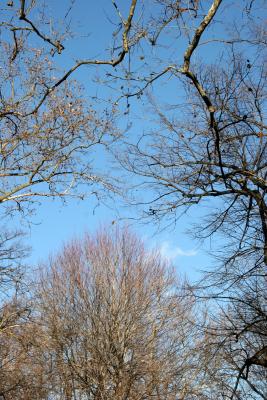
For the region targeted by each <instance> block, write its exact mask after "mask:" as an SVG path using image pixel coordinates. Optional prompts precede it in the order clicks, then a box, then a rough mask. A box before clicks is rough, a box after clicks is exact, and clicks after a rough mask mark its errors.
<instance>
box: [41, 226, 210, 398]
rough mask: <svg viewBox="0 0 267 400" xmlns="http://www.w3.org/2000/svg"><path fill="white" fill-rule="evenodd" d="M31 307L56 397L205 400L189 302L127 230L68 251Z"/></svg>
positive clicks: (45, 276) (49, 270)
mask: <svg viewBox="0 0 267 400" xmlns="http://www.w3.org/2000/svg"><path fill="white" fill-rule="evenodd" d="M36 302H37V303H36V304H37V311H38V315H39V321H40V322H39V324H40V325H41V326H42V327H43V332H44V334H45V335H46V340H45V343H46V346H45V352H46V353H49V354H50V356H51V363H52V370H53V376H54V378H53V382H54V385H55V386H54V390H55V391H56V393H62V394H61V396H62V397H60V398H64V399H74V398H77V399H80V398H88V399H111V398H112V399H140V400H141V399H152V398H156V399H174V398H179V399H180V398H181V399H189V398H190V399H193V398H203V399H204V398H205V397H201V390H200V384H199V380H198V374H197V371H198V364H197V361H196V358H194V352H195V350H194V344H193V343H194V340H195V338H194V334H193V332H194V328H193V325H192V321H191V320H192V319H193V312H192V303H191V302H190V301H188V299H185V297H182V296H181V290H179V289H178V288H177V284H176V278H175V275H174V273H173V271H172V270H171V269H170V268H169V266H168V264H167V263H166V261H164V260H163V259H162V258H161V257H160V254H159V253H158V252H151V251H147V250H145V249H144V246H143V243H142V242H141V241H140V240H138V239H137V238H136V237H135V236H134V235H133V234H131V233H129V232H128V230H123V231H118V230H113V231H111V232H110V233H107V232H105V231H101V232H100V233H99V234H98V235H96V236H95V237H91V236H86V237H85V238H84V239H83V240H82V241H74V242H72V243H70V244H69V245H66V246H65V247H64V249H63V251H62V252H61V254H59V255H58V256H57V257H54V258H52V259H51V260H50V262H49V265H48V266H46V269H45V270H43V273H42V278H41V282H40V284H39V289H38V293H37V300H36ZM37 323H38V322H37Z"/></svg>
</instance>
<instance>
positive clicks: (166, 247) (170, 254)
mask: <svg viewBox="0 0 267 400" xmlns="http://www.w3.org/2000/svg"><path fill="white" fill-rule="evenodd" d="M160 252H161V254H162V255H163V256H164V257H167V258H169V259H170V260H174V259H175V258H176V257H179V256H182V257H193V256H195V255H196V254H197V251H196V250H194V249H192V250H184V249H182V248H181V247H179V246H173V245H172V244H171V243H170V242H168V241H164V242H162V244H161V246H160Z"/></svg>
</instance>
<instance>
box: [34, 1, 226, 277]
mask: <svg viewBox="0 0 267 400" xmlns="http://www.w3.org/2000/svg"><path fill="white" fill-rule="evenodd" d="M48 3H49V5H50V11H49V10H47V12H50V13H51V15H55V16H57V15H62V13H63V9H62V4H63V3H64V2H54V1H52V0H50V1H49V2H48ZM128 3H129V2H128V1H127V2H126V1H124V2H122V1H119V2H118V4H121V5H122V4H123V5H124V6H125V5H127V4H128ZM64 13H65V11H64ZM108 20H109V21H110V22H111V23H109V21H108ZM74 21H75V22H74ZM112 21H117V18H116V14H115V13H114V8H113V6H112V4H111V1H109V0H98V1H97V2H95V1H88V0H87V1H86V0H79V1H77V2H76V3H75V4H74V8H73V18H72V24H73V30H74V31H75V32H76V33H77V37H76V38H70V39H69V40H67V41H66V43H65V44H66V50H65V51H64V52H63V54H62V56H55V60H56V61H58V62H59V63H60V65H61V67H62V69H64V68H68V67H69V66H71V65H73V63H74V62H75V60H76V59H81V58H90V59H92V58H108V56H109V52H108V50H107V49H108V46H109V45H110V44H111V41H110V38H111V37H112V36H111V33H112V30H113V28H114V26H112ZM218 26H219V27H218V28H217V31H216V34H217V35H218V34H219V35H220V34H221V33H222V32H220V25H218ZM88 32H89V33H90V34H89V36H87V34H88ZM162 44H163V46H162V47H161V48H159V49H156V50H155V52H158V54H154V55H155V57H156V56H163V57H164V54H165V50H166V49H165V48H164V43H162ZM180 45H181V46H185V45H186V44H183V43H181V42H180V43H175V44H173V51H177V49H178V48H179V46H180ZM145 47H146V45H144V50H146V49H145ZM203 49H204V47H203ZM216 51H217V52H218V51H219V48H218V45H217V47H216V49H215V47H214V45H211V46H210V47H209V48H207V49H205V50H203V51H202V54H201V56H202V57H203V56H204V57H205V58H206V59H207V60H209V59H213V58H214V53H215V52H216ZM177 54H178V53H177ZM182 54H183V51H182V50H181V48H180V49H179V55H180V57H181V56H182ZM180 60H181V58H180ZM177 62H179V61H177ZM135 66H136V67H138V68H139V67H140V68H141V67H142V64H140V65H138V64H136V65H135ZM95 76H96V70H95V68H94V67H92V68H89V69H88V68H82V69H80V70H79V71H78V72H77V73H76V74H75V78H76V79H78V80H79V81H80V82H82V84H83V85H84V87H85V95H86V96H87V97H88V98H90V97H91V96H95V95H97V96H99V97H101V98H107V97H109V96H114V95H115V94H114V92H110V91H109V89H108V88H105V89H104V88H103V86H100V85H98V84H97V83H95V82H93V81H92V78H94V77H95ZM153 91H154V92H153V93H154V94H155V96H156V97H158V98H159V99H160V100H165V99H166V98H168V100H169V101H170V102H171V100H173V101H176V102H179V96H180V95H179V93H178V92H177V87H176V86H175V85H173V83H172V82H167V83H166V82H165V83H164V84H162V83H159V84H157V85H156V87H154V88H153ZM121 107H122V108H123V107H125V105H123V104H122V105H121ZM147 111H148V107H147V106H146V104H145V100H144V101H143V103H142V102H141V103H137V102H136V101H135V100H134V99H133V100H132V101H131V113H132V114H131V117H134V118H133V121H134V124H133V126H132V128H131V131H130V134H131V135H132V137H134V136H135V135H138V133H140V132H141V131H143V130H145V129H147V128H149V124H150V123H151V122H150V121H149V120H146V118H145V117H146V113H147ZM137 115H138V116H139V118H136V117H135V116H137ZM140 116H142V118H140ZM127 122H129V121H127V118H126V119H125V120H123V121H121V122H120V124H121V125H120V126H121V128H122V129H123V128H124V126H126V125H127ZM102 157H103V158H102ZM96 167H97V168H100V169H105V168H106V159H105V158H104V156H102V155H101V153H99V154H98V153H97V160H96ZM108 168H110V167H108ZM143 195H144V197H146V194H145V193H144V194H143ZM108 203H109V207H107V206H104V205H98V206H97V207H96V205H97V203H96V200H95V199H94V198H93V197H91V198H90V197H89V198H88V199H87V200H84V201H78V200H73V199H72V200H68V202H67V204H66V205H64V206H62V204H61V202H60V201H59V200H54V201H51V200H44V201H42V202H41V204H40V206H39V207H37V212H36V215H35V216H34V218H33V222H34V223H33V224H32V225H31V228H30V236H29V242H30V244H31V246H32V255H31V257H30V260H29V261H30V262H31V263H33V264H34V265H35V264H36V263H38V262H39V261H40V260H43V259H45V258H46V257H47V256H48V255H49V253H50V252H55V251H57V250H58V249H59V248H60V247H61V245H62V243H63V242H65V241H67V240H69V239H71V238H72V237H73V236H80V235H82V234H83V232H84V231H89V232H92V233H93V232H94V231H95V230H96V229H97V227H98V226H99V225H100V224H110V223H111V222H112V221H116V222H115V223H116V224H119V223H128V224H130V225H131V226H132V228H133V230H134V231H136V232H137V233H138V234H139V235H140V236H141V237H143V238H144V240H145V241H146V242H147V243H148V245H149V246H152V247H153V246H156V247H157V248H160V249H161V251H162V254H163V255H165V256H168V257H170V259H171V260H172V261H173V263H174V264H175V265H176V266H177V269H178V271H180V272H181V273H184V272H186V273H187V274H188V275H189V277H190V278H191V279H193V280H194V279H195V278H196V277H197V274H196V270H197V269H201V268H205V267H206V266H208V265H210V264H211V263H212V259H211V257H209V256H208V255H207V253H206V251H207V250H209V249H210V248H212V245H213V244H212V243H210V242H209V241H207V243H205V244H200V243H197V242H196V241H193V239H192V238H190V236H189V235H187V234H186V230H187V229H188V228H190V225H191V224H192V222H194V221H196V220H199V219H200V218H201V216H202V215H203V213H204V211H205V207H204V208H195V209H190V210H189V211H188V213H187V214H186V215H184V216H183V217H182V218H181V219H180V220H179V221H178V222H177V224H176V226H172V227H170V228H168V229H165V230H162V231H160V232H157V226H155V225H154V224H153V223H152V222H151V223H147V224H143V225H142V224H140V223H134V222H133V220H132V219H130V220H129V219H128V217H129V216H130V217H134V216H135V211H134V210H132V209H131V210H130V209H129V208H128V209H127V208H125V207H121V206H120V202H119V201H118V202H117V201H116V208H117V212H116V209H115V207H114V202H113V201H110V202H108ZM207 206H208V205H207ZM207 206H206V207H207ZM118 212H119V214H120V217H118Z"/></svg>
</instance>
